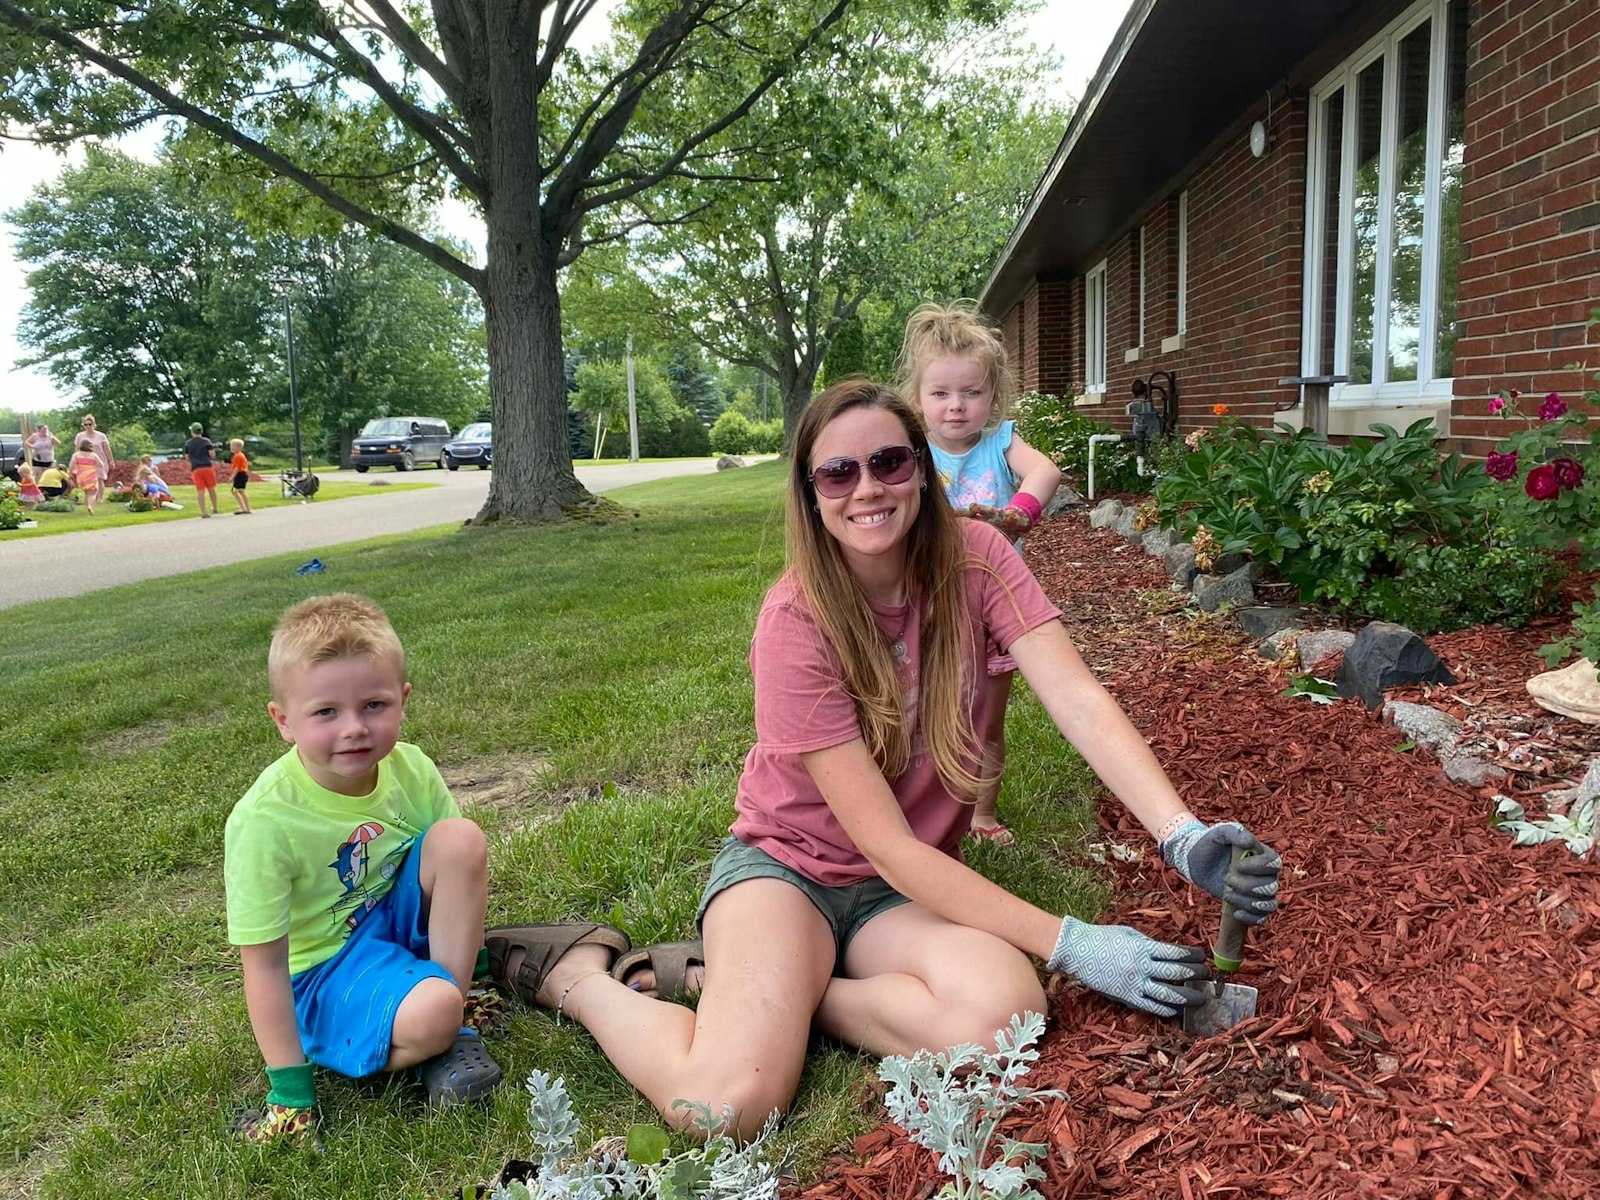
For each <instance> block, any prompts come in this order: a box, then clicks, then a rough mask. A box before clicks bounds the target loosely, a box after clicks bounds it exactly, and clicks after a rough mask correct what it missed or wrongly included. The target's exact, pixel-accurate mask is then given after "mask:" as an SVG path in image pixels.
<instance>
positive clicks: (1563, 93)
mask: <svg viewBox="0 0 1600 1200" xmlns="http://www.w3.org/2000/svg"><path fill="white" fill-rule="evenodd" d="M1466 138H1467V154H1466V162H1465V167H1464V175H1463V178H1462V185H1461V274H1460V292H1459V296H1458V307H1457V316H1458V318H1459V320H1460V324H1461V332H1460V335H1459V337H1458V341H1457V345H1456V368H1455V374H1456V381H1455V403H1454V406H1453V415H1452V418H1451V433H1452V435H1453V440H1454V444H1455V445H1457V446H1459V448H1461V449H1462V450H1464V451H1465V452H1467V453H1468V454H1473V455H1482V454H1484V453H1486V452H1487V451H1488V450H1489V449H1491V448H1492V447H1493V444H1494V441H1495V440H1496V439H1498V438H1499V437H1501V436H1503V435H1504V433H1505V426H1504V424H1503V423H1502V422H1500V421H1498V420H1487V419H1485V418H1484V414H1485V413H1486V408H1485V406H1486V404H1487V403H1488V398H1489V397H1490V396H1491V395H1493V394H1494V392H1495V391H1496V390H1497V389H1499V388H1502V387H1505V388H1517V389H1519V390H1520V391H1522V392H1525V393H1527V394H1528V395H1529V396H1530V397H1534V398H1535V399H1534V403H1535V404H1537V402H1538V401H1537V398H1538V397H1542V396H1543V395H1544V394H1545V393H1546V392H1550V391H1559V392H1561V393H1562V394H1564V395H1566V396H1567V397H1568V398H1569V399H1571V398H1574V397H1575V396H1576V395H1578V394H1579V393H1581V392H1582V391H1583V390H1584V388H1585V386H1587V384H1586V379H1585V376H1584V374H1583V372H1581V371H1570V370H1568V369H1567V367H1568V365H1569V364H1572V363H1574V362H1578V361H1580V360H1584V359H1587V361H1588V364H1589V367H1590V370H1593V369H1595V368H1596V367H1600V354H1597V353H1596V351H1595V349H1594V347H1595V346H1596V345H1597V342H1596V340H1595V339H1596V336H1597V335H1596V334H1593V333H1591V332H1590V331H1588V330H1587V329H1586V322H1587V321H1588V317H1589V310H1590V308H1591V307H1592V306H1594V305H1596V304H1600V5H1597V4H1595V3H1594V0H1542V2H1539V3H1529V2H1528V0H1478V2H1477V3H1475V4H1474V5H1473V6H1472V24H1471V27H1470V31H1469V46H1468V57H1467V127H1466Z"/></svg>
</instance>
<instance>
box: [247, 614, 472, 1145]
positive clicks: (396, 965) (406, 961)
mask: <svg viewBox="0 0 1600 1200" xmlns="http://www.w3.org/2000/svg"><path fill="white" fill-rule="evenodd" d="M267 682H268V685H269V687H270V689H271V692H272V700H271V702H270V703H269V704H268V705H267V711H268V712H269V713H271V715H272V719H273V721H274V722H276V724H277V726H278V732H279V734H281V735H282V737H283V740H284V741H286V742H288V743H289V744H290V749H289V751H288V752H287V753H285V754H284V755H283V756H282V757H280V758H279V759H278V760H277V761H276V762H274V763H273V764H272V765H271V766H269V767H268V768H267V769H266V770H265V771H263V772H262V773H261V776H260V778H258V779H257V780H256V782H255V784H254V785H253V786H252V787H251V788H250V790H249V791H248V792H246V793H245V795H244V798H243V799H241V800H240V801H239V803H238V804H236V805H235V806H234V809H233V812H232V813H231V814H230V815H229V817H228V824H227V833H226V851H225V854H224V858H223V877H224V881H225V883H226V885H227V903H228V940H229V941H231V942H233V943H234V944H235V945H237V946H239V947H240V958H241V960H242V963H243V971H244V996H245V1007H246V1008H247V1010H248V1011H249V1014H250V1026H251V1029H252V1030H253V1031H254V1033H255V1038H256V1044H257V1045H258V1046H259V1047H260V1049H261V1055H262V1057H263V1058H264V1059H265V1060H266V1067H267V1082H268V1085H269V1088H270V1090H269V1091H268V1093H267V1102H266V1105H265V1106H264V1107H263V1108H260V1109H257V1110H255V1111H253V1112H251V1113H248V1114H246V1116H245V1117H244V1118H243V1119H242V1120H241V1122H240V1123H239V1134H240V1136H241V1137H243V1138H244V1139H245V1140H246V1141H250V1142H271V1141H277V1140H280V1139H287V1140H307V1139H310V1140H314V1139H315V1137H316V1129H315V1126H316V1104H317V1099H316V1086H315V1081H314V1079H313V1076H312V1063H316V1064H317V1065H319V1066H322V1067H326V1068H328V1069H329V1070H332V1071H337V1072H339V1073H340V1074H342V1075H348V1076H352V1077H356V1078H360V1077H363V1076H368V1075H373V1074H376V1073H377V1072H379V1071H399V1070H403V1069H406V1068H415V1069H416V1073H417V1076H418V1078H419V1079H420V1080H421V1082H422V1084H423V1086H424V1087H425V1088H426V1090H427V1093H428V1100H429V1102H430V1103H432V1104H434V1105H439V1106H443V1105H449V1104H460V1103H465V1102H466V1101H469V1100H476V1099H478V1098H480V1097H481V1096H484V1095H486V1094H487V1093H488V1092H489V1091H490V1090H491V1089H492V1088H493V1087H494V1086H495V1085H496V1084H498V1083H499V1082H500V1068H499V1067H498V1066H497V1065H495V1062H494V1060H493V1059H491V1058H490V1057H489V1055H488V1053H487V1051H485V1050H484V1048H483V1044H482V1042H481V1040H480V1038H479V1028H480V1026H481V1025H482V1024H483V1021H484V1019H485V1017H486V1016H487V1013H486V1012H485V1011H483V1010H482V1009H480V1008H475V1007H474V1006H473V1005H472V1004H469V1003H468V1002H469V1000H470V999H471V998H472V997H471V994H470V993H469V990H468V989H469V987H470V985H471V983H472V975H473V968H474V965H475V963H476V961H477V959H478V956H479V950H480V949H481V947H482V946H483V917H484V909H485V905H486V901H487V894H488V891H487V889H488V867H487V856H488V847H487V844H486V843H485V841H484V836H483V832H482V830H480V829H479V828H478V827H477V826H476V825H474V824H473V823H472V822H471V821H468V820H465V819H464V818H463V817H462V816H461V811H460V809H458V808H457V807H456V802H455V800H454V799H452V798H451V795H450V789H449V788H448V787H446V786H445V782H444V779H443V778H442V777H441V776H440V774H439V769H438V768H437V767H436V766H434V765H433V761H432V760H431V759H430V758H428V756H427V755H426V754H424V753H423V752H422V751H421V750H419V749H418V748H417V747H416V746H413V745H410V744H408V743H406V742H402V741H400V740H399V735H400V721H401V718H402V717H403V716H404V715H405V707H406V698H407V697H408V696H409V695H410V694H411V685H410V684H409V683H408V682H406V670H405V652H404V650H402V649H401V646H400V639H399V638H398V637H397V636H395V632H394V628H393V626H391V625H390V624H389V620H388V618H387V617H386V616H384V614H383V610H382V609H380V608H379V607H378V606H377V605H376V604H374V603H373V602H372V601H371V600H368V599H366V598H365V597H362V596H352V595H348V594H346V595H333V596H316V597H313V598H311V599H309V600H303V601H301V602H300V603H299V604H296V605H295V606H294V607H292V608H290V609H289V611H288V612H286V613H284V614H283V617H282V618H281V619H280V620H279V622H278V627H277V629H276V630H274V632H273V635H272V646H271V649H270V650H269V651H268V654H267Z"/></svg>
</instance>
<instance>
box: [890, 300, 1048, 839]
mask: <svg viewBox="0 0 1600 1200" xmlns="http://www.w3.org/2000/svg"><path fill="white" fill-rule="evenodd" d="M900 371H901V379H902V385H903V387H904V390H905V394H906V398H907V399H908V400H909V401H911V403H912V404H913V405H915V406H916V407H917V408H918V409H919V410H920V411H921V413H922V420H923V424H924V425H926V426H927V429H928V443H929V448H930V450H931V451H932V454H933V467H934V470H935V471H936V473H937V475H938V478H939V482H940V483H941V484H942V485H943V486H944V489H945V496H946V498H948V499H949V501H950V504H951V507H953V508H954V509H955V510H956V513H957V515H958V516H965V517H972V518H974V519H976V520H981V521H987V522H988V523H989V524H991V525H993V526H995V527H996V528H997V529H999V530H1000V532H1002V533H1004V534H1005V535H1006V536H1007V537H1009V538H1012V539H1013V540H1016V539H1020V537H1021V535H1022V534H1024V533H1026V532H1027V531H1028V530H1029V529H1031V528H1032V527H1033V524H1034V522H1035V521H1037V520H1038V519H1039V517H1040V514H1041V513H1042V512H1043V511H1044V506H1045V505H1046V504H1048V503H1049V502H1050V498H1051V497H1052V496H1054V495H1055V493H1056V488H1057V487H1059V486H1060V484H1061V471H1060V470H1059V469H1058V468H1057V467H1056V465H1055V463H1053V462H1051V461H1050V459H1049V458H1048V457H1047V456H1045V455H1044V454H1042V453H1041V452H1039V451H1038V450H1035V449H1034V448H1033V447H1032V446H1030V445H1028V443H1027V442H1025V441H1023V440H1022V439H1021V438H1020V437H1018V436H1017V435H1016V433H1015V430H1014V423H1013V422H1011V421H1008V420H1006V419H1005V418H1006V412H1007V411H1008V410H1009V408H1010V406H1011V400H1012V397H1013V395H1014V392H1015V385H1014V384H1013V381H1012V376H1011V367H1010V365H1009V363H1008V362H1007V359H1006V348H1005V343H1004V342H1002V341H1001V339H1000V333H999V331H998V330H997V329H995V328H994V326H992V325H990V324H989V323H988V322H986V321H985V320H984V319H983V318H982V317H980V316H979V315H978V313H977V311H976V309H975V308H974V307H972V306H970V305H966V304H956V305H948V306H947V305H941V304H924V305H921V306H920V307H919V308H917V310H916V311H915V312H913V313H912V314H911V319H910V320H909V321H908V322H907V323H906V335H905V343H904V345H902V346H901V349H900ZM1017 544H1018V546H1019V548H1020V541H1019V542H1018V543H1017ZM988 667H989V691H990V700H989V707H988V711H989V725H988V728H987V729H984V730H981V731H980V732H981V733H982V735H983V744H984V761H983V772H982V774H983V778H984V785H983V788H982V790H981V791H980V792H979V794H978V799H977V804H976V806H975V808H974V810H973V814H972V830H971V832H972V835H973V836H974V837H979V838H987V839H989V840H990V841H993V842H995V843H996V844H997V845H1001V846H1009V845H1010V844H1011V842H1012V840H1013V839H1012V835H1011V831H1010V830H1009V829H1007V828H1006V827H1005V826H1004V825H1003V824H1002V823H1001V821H1000V815H999V809H998V799H999V794H1000V777H1001V775H1002V773H1003V772H1004V770H1005V761H1006V736H1005V735H1006V725H1005V722H1006V703H1007V701H1008V700H1009V699H1010V696H1011V681H1012V677H1013V675H1014V674H1015V673H1016V663H1014V662H1013V661H1012V660H1011V658H1010V656H1009V655H1005V654H1001V653H1000V652H999V648H998V647H996V646H991V647H990V654H989V664H988Z"/></svg>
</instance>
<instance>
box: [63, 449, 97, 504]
mask: <svg viewBox="0 0 1600 1200" xmlns="http://www.w3.org/2000/svg"><path fill="white" fill-rule="evenodd" d="M74 445H75V447H76V449H74V450H73V452H72V459H71V461H69V462H68V463H67V474H69V475H70V476H72V482H73V484H74V485H75V486H76V487H77V488H78V489H79V490H80V491H81V492H82V493H83V506H84V507H85V508H87V509H88V510H89V515H90V516H91V517H92V516H94V501H95V497H96V496H98V495H99V494H100V468H101V462H100V456H99V455H98V454H96V453H95V452H94V443H93V442H92V441H90V440H89V435H88V434H86V433H80V434H79V435H78V440H77V442H76V443H74Z"/></svg>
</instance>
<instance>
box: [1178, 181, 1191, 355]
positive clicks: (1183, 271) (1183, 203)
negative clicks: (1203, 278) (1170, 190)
mask: <svg viewBox="0 0 1600 1200" xmlns="http://www.w3.org/2000/svg"><path fill="white" fill-rule="evenodd" d="M1178 332H1179V333H1180V334H1184V333H1188V332H1189V193H1188V192H1179V193H1178Z"/></svg>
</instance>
